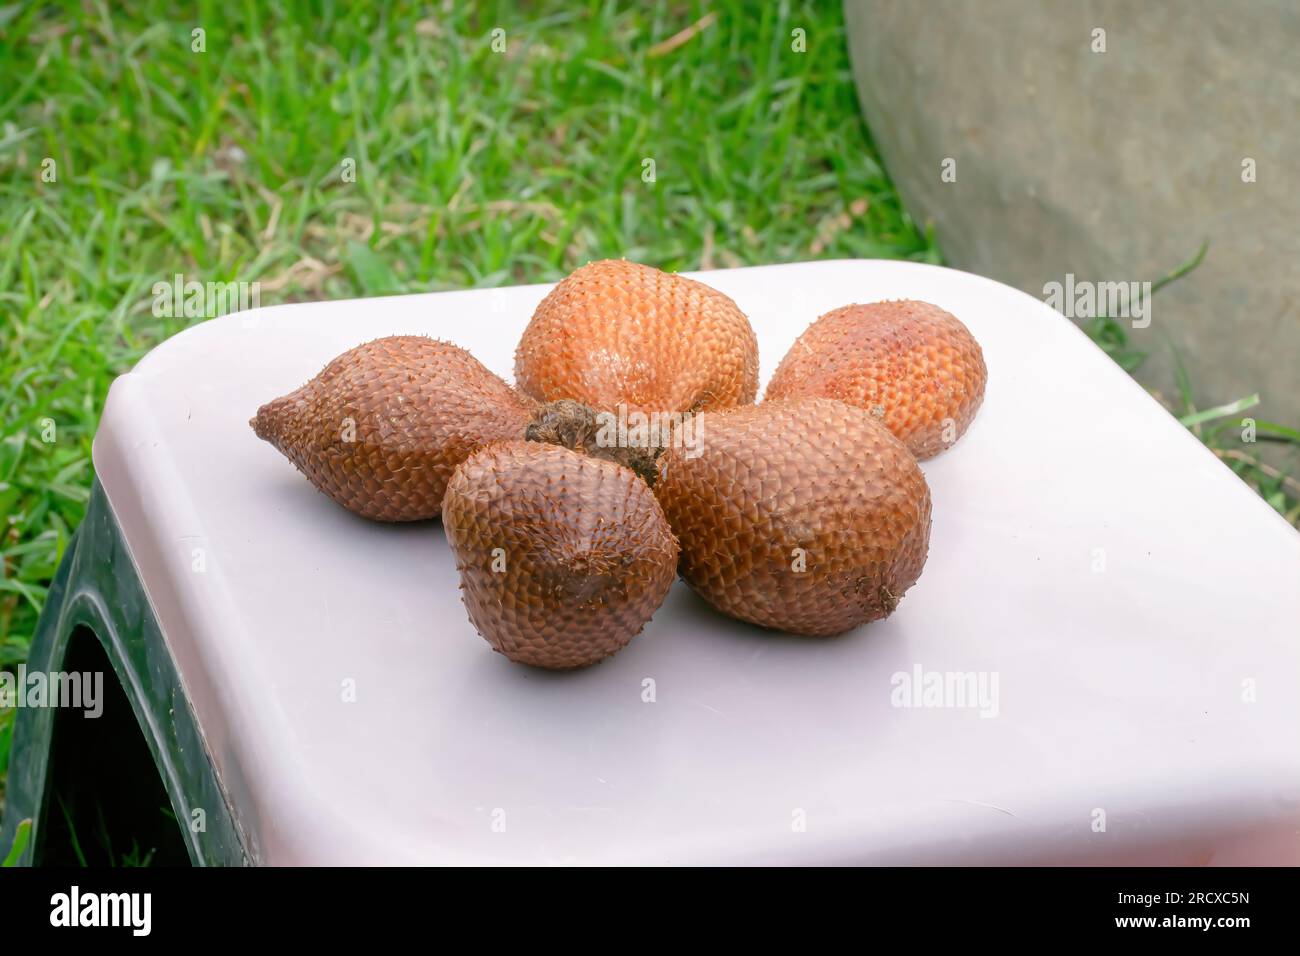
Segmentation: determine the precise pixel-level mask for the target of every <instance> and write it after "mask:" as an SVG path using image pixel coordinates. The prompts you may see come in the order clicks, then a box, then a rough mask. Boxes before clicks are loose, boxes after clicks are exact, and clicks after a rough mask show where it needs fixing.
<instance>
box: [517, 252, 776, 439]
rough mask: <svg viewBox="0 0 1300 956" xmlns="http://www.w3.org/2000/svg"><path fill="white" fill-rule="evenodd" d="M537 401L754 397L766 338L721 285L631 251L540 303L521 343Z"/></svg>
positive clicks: (696, 401) (711, 402)
mask: <svg viewBox="0 0 1300 956" xmlns="http://www.w3.org/2000/svg"><path fill="white" fill-rule="evenodd" d="M515 380H516V382H517V384H518V386H519V388H520V390H521V391H523V392H524V393H525V394H527V395H530V396H531V397H533V398H535V399H537V400H538V401H546V402H549V401H554V400H556V399H572V400H574V401H577V402H580V403H582V404H585V405H588V406H590V407H591V408H593V409H597V410H601V411H614V410H616V409H617V408H618V407H619V406H625V407H626V408H627V409H628V410H629V411H639V412H643V413H645V414H653V413H687V412H699V411H713V410H716V409H720V408H727V407H730V406H733V405H742V404H752V403H753V401H754V398H755V396H756V394H757V392H758V341H757V339H756V338H755V337H754V330H753V329H752V328H751V327H750V324H749V319H748V318H746V317H745V314H744V313H743V312H741V311H740V309H739V308H738V307H737V306H736V303H734V302H733V301H731V299H729V298H728V297H727V296H725V295H723V294H722V293H721V292H719V291H717V290H716V289H712V288H710V287H709V286H707V285H705V284H704V283H702V282H696V281H694V280H692V279H687V278H685V277H683V276H679V275H673V274H671V273H667V272H661V271H660V270H658V269H655V268H652V267H651V266H644V265H638V264H637V263H635V262H628V261H626V260H624V259H607V260H603V261H600V262H592V263H589V264H588V265H585V266H583V267H582V268H580V269H578V270H576V271H574V272H573V273H571V274H570V275H569V276H568V277H567V278H565V279H564V280H563V281H561V282H560V283H559V284H558V285H557V286H556V287H555V288H554V289H552V290H551V292H550V293H549V294H548V295H547V296H546V298H544V299H543V300H542V302H541V304H540V305H538V307H537V310H536V312H535V313H534V314H533V318H532V321H531V322H530V323H529V325H528V328H527V329H525V330H524V334H523V337H522V338H521V339H520V341H519V347H518V349H517V350H516V352H515Z"/></svg>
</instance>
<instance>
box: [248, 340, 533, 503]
mask: <svg viewBox="0 0 1300 956" xmlns="http://www.w3.org/2000/svg"><path fill="white" fill-rule="evenodd" d="M537 412H538V408H537V405H536V403H535V402H533V401H532V400H531V399H528V398H525V397H524V396H522V395H520V394H519V393H518V392H516V391H515V390H514V389H513V388H511V387H510V386H509V385H507V384H506V383H505V382H504V381H502V380H501V379H500V378H499V377H498V376H496V375H494V374H492V372H490V371H488V369H487V368H485V367H484V366H483V365H482V364H481V363H480V362H479V361H478V360H477V359H475V358H474V357H473V356H472V355H470V354H469V353H468V352H466V351H465V350H464V349H461V348H457V347H456V346H454V345H452V344H450V343H448V342H440V341H437V340H435V339H430V338H425V337H423V336H418V335H398V336H392V337H389V338H383V339H375V340H374V341H372V342H367V343H366V344H364V345H359V346H357V347H356V348H354V349H351V350H350V351H348V352H344V353H343V354H342V355H340V356H339V357H338V358H336V359H334V361H332V362H330V363H329V365H327V366H326V367H325V369H324V370H323V371H322V372H321V373H320V374H319V375H317V376H316V377H315V378H313V379H312V380H311V381H310V382H308V383H307V384H306V385H304V386H302V388H300V389H298V390H297V391H295V392H291V393H290V394H288V395H285V396H284V397H283V398H277V399H276V400H275V401H273V402H269V403H267V404H266V405H263V406H262V407H261V408H260V409H258V412H257V417H256V418H254V419H253V420H252V421H251V422H250V424H251V425H252V426H253V430H254V431H256V432H257V436H258V437H259V438H263V439H265V440H266V441H268V442H270V443H271V444H272V445H274V446H275V447H276V448H278V449H279V450H280V451H281V452H282V453H283V454H284V455H285V457H287V458H288V459H289V460H290V461H292V462H293V463H294V464H295V465H297V466H298V469H299V470H300V471H301V472H302V473H303V474H304V475H306V476H307V478H308V479H310V481H311V483H312V484H314V485H315V486H316V487H317V488H319V489H320V490H321V491H323V492H324V493H325V494H327V495H329V496H330V497H331V498H333V499H334V500H335V501H337V502H338V503H339V504H341V505H343V507H345V508H348V509H349V510H351V511H355V512H356V513H357V514H360V515H364V516H365V517H367V518H374V519H377V520H379V521H417V520H420V519H423V518H434V517H437V515H438V514H439V512H440V510H441V508H442V497H443V493H444V492H445V491H446V488H447V481H448V479H450V478H451V474H452V472H453V471H454V470H455V468H456V466H457V465H459V464H460V463H461V462H462V461H464V460H465V459H466V458H468V457H469V456H470V454H471V453H472V452H474V451H477V450H478V449H479V448H481V447H483V446H484V445H485V444H487V443H488V442H493V441H501V440H504V439H512V438H514V439H517V438H522V437H523V436H524V431H525V429H526V428H527V427H528V425H529V423H530V422H531V421H532V420H533V418H534V416H535V415H536V414H537Z"/></svg>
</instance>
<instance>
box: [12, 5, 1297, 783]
mask: <svg viewBox="0 0 1300 956" xmlns="http://www.w3.org/2000/svg"><path fill="white" fill-rule="evenodd" d="M114 6H115V7H116V6H119V5H116V4H115V5H114ZM178 9H179V7H178V5H175V4H169V3H161V2H141V3H134V4H131V5H130V11H129V12H119V11H118V10H116V9H113V10H110V6H109V4H108V3H106V2H103V0H99V2H94V0H88V2H85V3H70V2H66V3H62V4H40V5H37V4H33V5H16V6H0V77H3V83H0V432H2V440H0V512H3V514H4V515H5V516H6V522H5V526H4V540H3V542H2V543H0V546H2V549H3V552H2V553H3V576H2V577H0V666H14V665H17V664H18V663H19V662H21V661H23V660H24V659H25V658H26V654H27V649H28V646H29V643H30V641H31V637H32V633H33V630H34V627H35V624H36V620H37V615H38V613H39V611H40V608H41V604H42V601H43V599H44V596H45V588H46V586H47V584H48V581H49V579H50V578H51V576H52V575H53V573H54V570H55V568H56V566H57V564H58V562H59V560H60V558H61V557H62V555H63V552H64V549H65V548H66V546H67V544H68V540H69V537H70V535H71V534H72V532H73V531H74V530H75V529H76V527H77V525H78V522H79V521H80V519H81V517H82V514H83V510H84V507H85V504H86V501H87V495H88V490H89V488H90V484H91V481H92V477H93V471H92V466H91V461H90V446H91V439H92V437H93V435H94V431H95V426H96V423H97V420H98V417H99V412H100V409H101V407H102V403H103V400H104V395H105V393H106V391H107V389H108V386H109V383H110V382H111V381H112V379H113V378H114V376H116V375H118V374H121V373H122V372H125V371H127V370H128V369H130V368H131V366H132V365H133V364H134V363H135V361H136V360H137V359H138V358H139V357H140V356H141V355H142V354H144V353H145V352H146V351H147V350H148V349H149V348H151V347H152V346H153V345H155V344H157V343H158V342H160V341H162V340H163V339H165V338H167V337H168V336H170V335H172V334H173V333H175V332H177V331H179V330H180V329H181V328H183V327H184V325H185V324H187V323H189V322H193V321H199V320H197V319H185V318H183V317H182V318H175V319H173V318H159V317H156V316H155V315H154V313H153V308H152V306H153V302H154V297H153V294H152V291H151V290H152V288H153V286H154V284H155V283H157V282H170V281H171V280H172V277H173V276H174V275H175V274H176V273H182V274H184V276H185V277H186V278H187V279H198V280H200V281H241V282H254V281H255V282H258V283H260V294H261V304H263V305H269V304H274V303H277V302H286V301H300V300H308V299H324V298H343V297H352V296H365V295H383V294H395V293H402V292H414V291H430V290H437V289H449V288H461V287H467V286H493V285H507V284H515V283H521V282H538V281H546V280H553V279H557V278H559V277H560V276H562V275H564V274H565V273H566V272H568V271H569V270H571V269H573V268H574V267H576V266H578V265H581V264H582V263H584V262H586V261H588V260H591V259H597V258H601V257H606V256H626V257H628V258H631V259H636V260H640V261H644V262H648V263H651V264H654V265H657V266H659V267H661V268H665V269H709V268H714V267H726V266H733V265H742V264H753V263H766V262H782V261H793V260H802V259H812V258H822V257H827V258H830V257H897V258H908V259H917V260H922V261H927V262H938V261H939V255H938V252H937V249H936V247H935V245H934V241H933V238H932V237H931V236H930V235H928V234H927V232H926V231H925V230H924V229H923V228H919V227H918V226H917V225H916V224H915V223H913V222H912V221H911V219H910V218H909V217H908V216H907V214H906V212H905V211H904V210H903V208H902V206H901V204H900V202H899V199H898V196H897V194H896V192H895V190H894V187H893V185H892V184H891V182H890V181H889V179H888V177H887V176H886V175H885V173H884V172H883V170H882V167H881V164H880V161H879V158H878V156H877V154H876V151H875V149H874V147H873V145H872V142H871V138H870V134H869V132H868V130H867V129H866V127H865V126H864V124H863V122H862V119H861V117H860V114H859V112H858V108H857V102H856V97H855V94H854V90H853V86H852V81H851V76H850V72H849V64H848V59H847V53H846V50H845V43H844V36H843V22H842V11H841V6H840V4H839V3H838V2H821V3H808V4H801V3H787V2H776V3H764V4H746V3H742V2H740V0H717V2H711V3H707V4H695V3H667V2H658V3H642V4H635V5H634V4H613V3H587V4H585V5H584V4H581V3H574V2H565V3H560V2H551V0H547V2H537V3H526V4H525V3H516V4H505V3H502V4H491V3H486V4H476V5H471V4H469V3H463V2H462V3H437V4H432V5H412V4H406V3H394V4H387V5H374V7H373V8H370V7H369V5H364V6H363V5H359V6H358V8H357V9H355V10H354V9H351V8H349V7H348V6H346V5H343V4H336V3H329V2H324V3H315V4H307V3H293V2H287V0H271V2H258V3H251V2H250V3H246V4H219V3H212V2H204V3H200V4H199V5H198V12H197V13H195V14H194V15H193V16H188V17H186V16H182V15H181V14H179V13H178V12H177V10H178ZM196 31H202V32H201V33H199V32H196ZM353 172H355V175H353ZM1096 331H1097V335H1098V337H1099V338H1102V339H1104V338H1105V336H1107V335H1109V336H1110V337H1111V338H1112V339H1113V338H1114V335H1115V334H1116V333H1115V330H1114V329H1104V328H1099V329H1098V330H1096ZM1120 334H1122V332H1121V333H1120ZM1107 344H1108V345H1109V346H1110V347H1112V348H1113V349H1120V348H1122V346H1123V343H1122V342H1120V343H1119V344H1118V345H1116V344H1115V342H1114V341H1110V342H1108V343H1107ZM1180 411H1181V410H1180ZM1238 464H1239V465H1240V464H1241V463H1238ZM1243 467H1244V466H1243ZM1247 477H1250V476H1249V475H1247ZM1263 477H1264V478H1265V479H1266V478H1267V477H1268V476H1267V475H1265V476H1263ZM1261 480H1263V479H1261ZM1278 488H1281V485H1279V486H1278ZM1263 490H1264V491H1265V493H1266V494H1267V493H1269V492H1270V488H1268V487H1264V488H1263ZM1273 490H1274V491H1276V489H1273ZM1275 504H1276V501H1275ZM1292 506H1293V499H1292V498H1287V497H1285V495H1284V497H1283V499H1282V501H1281V504H1280V505H1279V507H1280V508H1282V509H1283V510H1287V509H1289V508H1291V507H1292ZM11 726H12V712H8V713H5V712H0V799H2V798H3V767H4V766H5V763H6V761H7V754H8V746H9V734H10V730H11Z"/></svg>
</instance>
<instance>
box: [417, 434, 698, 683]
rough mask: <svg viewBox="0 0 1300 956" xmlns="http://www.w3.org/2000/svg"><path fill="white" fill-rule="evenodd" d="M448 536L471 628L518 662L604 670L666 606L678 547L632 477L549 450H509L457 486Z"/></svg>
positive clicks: (503, 448) (483, 457) (447, 513)
mask: <svg viewBox="0 0 1300 956" xmlns="http://www.w3.org/2000/svg"><path fill="white" fill-rule="evenodd" d="M442 521H443V527H444V528H445V529H446V531H447V541H448V542H449V543H450V544H451V549H452V552H453V553H454V554H455V556H456V568H457V570H458V571H459V572H460V587H461V590H462V592H463V594H462V599H463V600H464V602H465V607H466V609H467V610H468V611H469V619H470V621H471V623H473V625H474V627H475V628H476V629H477V630H478V632H479V634H481V635H482V636H483V637H484V638H485V639H486V640H487V642H488V643H489V644H491V645H492V647H493V648H495V649H496V650H498V651H500V652H501V653H502V654H504V655H505V656H506V657H508V658H510V660H512V661H518V662H520V663H524V664H532V665H535V666H537V667H547V668H556V669H560V668H572V667H584V666H586V665H588V664H594V663H596V662H597V661H600V660H603V659H604V658H606V657H608V656H609V655H611V654H613V653H614V652H616V651H618V650H619V649H620V648H622V647H624V646H625V645H626V644H627V643H628V642H629V641H630V640H632V638H633V637H635V636H636V635H637V634H638V633H640V631H641V629H642V628H643V627H644V626H645V624H646V622H647V621H649V620H650V616H651V615H652V614H653V613H654V612H655V610H656V609H657V608H658V607H659V605H660V604H662V603H663V600H664V598H665V597H666V596H667V594H668V589H669V587H670V586H671V585H672V582H673V578H674V576H675V573H676V568H677V557H678V550H677V541H676V539H675V538H674V537H673V534H672V531H671V530H669V527H668V522H667V521H666V520H665V518H664V514H663V511H662V510H661V508H660V506H659V503H658V502H657V501H656V500H655V496H654V493H653V492H652V491H651V490H650V488H649V486H648V485H646V483H645V482H644V481H642V480H641V479H640V478H638V477H637V476H636V475H634V474H633V473H632V472H631V471H630V470H629V469H627V468H624V467H623V466H621V465H618V464H615V463H614V462H611V461H605V460H602V459H598V458H592V457H590V456H587V455H583V454H580V453H578V452H574V451H571V450H569V449H567V448H564V447H561V446H558V445H550V444H543V443H539V442H503V443H499V444H495V445H490V446H488V447H486V448H484V449H482V450H481V451H479V452H476V453H475V454H473V455H471V456H470V457H469V458H468V459H467V460H466V461H465V462H464V463H463V464H461V466H460V467H459V468H457V469H456V472H455V474H454V475H453V476H452V479H451V482H450V484H449V485H448V487H447V496H446V499H445V500H444V501H443V506H442Z"/></svg>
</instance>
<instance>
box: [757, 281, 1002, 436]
mask: <svg viewBox="0 0 1300 956" xmlns="http://www.w3.org/2000/svg"><path fill="white" fill-rule="evenodd" d="M987 378H988V371H987V369H986V368H985V366H984V353H983V352H982V351H981V350H980V347H979V343H978V342H976V341H975V339H974V337H973V336H972V335H971V334H970V330H969V329H967V328H966V326H965V325H963V324H962V323H961V322H960V321H959V320H958V319H957V317H956V316H954V315H952V314H951V313H948V312H945V311H944V310H943V309H941V308H939V307H938V306H937V305H931V304H930V303H928V302H917V301H913V300H906V299H904V300H900V301H896V302H876V303H873V304H871V305H846V306H844V307H843V308H840V309H835V310H834V311H832V312H827V313H826V314H825V315H823V316H822V317H821V318H819V319H818V320H817V321H816V322H814V323H813V324H812V325H810V326H809V327H808V328H807V330H806V331H805V332H804V333H803V335H801V336H799V338H798V340H797V341H796V342H795V343H794V345H793V346H792V347H791V348H790V351H789V352H787V353H786V356H785V358H784V359H782V360H781V364H780V366H778V367H777V370H776V374H775V375H773V376H772V380H771V381H770V382H769V383H768V386H767V393H766V395H765V398H767V399H774V398H808V397H813V396H817V397H821V398H837V399H839V400H840V401H843V402H848V403H849V404H850V405H856V406H858V407H859V408H865V409H867V410H868V411H870V412H872V413H873V414H875V415H877V416H878V417H880V418H881V420H882V421H883V422H884V423H885V425H886V426H888V428H889V430H890V431H892V432H893V433H894V434H895V435H897V436H898V437H899V438H901V439H902V440H903V442H904V444H906V445H907V447H908V448H909V449H911V451H912V454H913V455H915V456H916V457H917V458H918V459H922V460H923V459H926V458H932V457H933V456H935V455H937V454H938V453H939V452H941V451H943V450H944V449H945V448H947V447H948V446H949V445H951V444H952V443H953V442H955V441H956V440H957V439H958V438H960V437H961V435H962V434H963V433H964V432H965V431H966V428H967V427H968V426H969V425H970V423H971V421H972V420H973V419H974V418H975V413H976V412H977V411H978V410H979V407H980V403H981V402H982V401H983V400H984V383H985V381H986V380H987Z"/></svg>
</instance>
